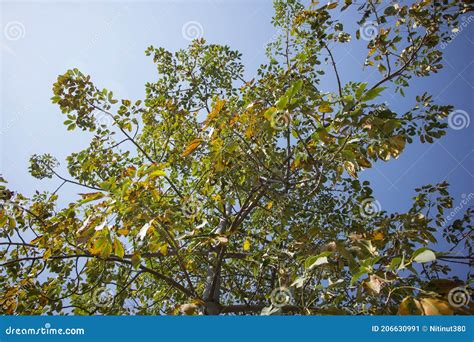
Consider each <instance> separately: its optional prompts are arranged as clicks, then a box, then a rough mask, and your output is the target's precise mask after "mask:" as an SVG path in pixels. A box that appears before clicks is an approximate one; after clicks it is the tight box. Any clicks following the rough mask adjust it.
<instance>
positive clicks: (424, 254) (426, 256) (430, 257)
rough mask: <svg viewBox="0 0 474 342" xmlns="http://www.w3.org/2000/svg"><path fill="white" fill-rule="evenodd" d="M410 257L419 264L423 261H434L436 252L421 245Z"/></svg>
mask: <svg viewBox="0 0 474 342" xmlns="http://www.w3.org/2000/svg"><path fill="white" fill-rule="evenodd" d="M412 259H413V261H416V262H418V263H420V264H421V263H425V262H430V261H435V260H436V254H435V253H434V252H433V251H432V250H431V249H428V248H425V247H423V248H420V249H418V250H417V251H416V252H415V253H413V256H412Z"/></svg>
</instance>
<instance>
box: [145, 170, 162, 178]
mask: <svg viewBox="0 0 474 342" xmlns="http://www.w3.org/2000/svg"><path fill="white" fill-rule="evenodd" d="M161 176H166V172H165V171H163V170H156V171H153V172H152V173H150V175H149V176H148V177H150V178H157V177H161Z"/></svg>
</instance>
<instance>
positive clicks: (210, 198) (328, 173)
mask: <svg viewBox="0 0 474 342" xmlns="http://www.w3.org/2000/svg"><path fill="white" fill-rule="evenodd" d="M344 10H351V11H353V12H354V13H359V14H360V18H361V19H360V20H359V22H358V24H359V25H360V27H361V29H360V30H357V31H356V32H355V35H354V32H346V31H344V26H343V23H341V22H340V21H338V20H337V19H335V18H336V17H337V14H338V12H339V11H344ZM470 10H471V8H470V7H468V5H467V3H464V2H459V1H447V0H446V1H442V2H439V1H426V0H423V1H420V0H418V1H414V2H410V3H409V4H405V5H402V4H388V5H387V4H386V2H382V1H375V0H370V1H367V2H363V4H362V5H361V6H360V7H358V8H357V6H356V5H355V4H353V3H352V1H351V0H346V1H344V3H341V4H340V3H338V2H330V3H328V4H326V5H324V6H321V5H318V4H316V2H314V3H312V4H311V5H308V6H305V5H303V4H302V3H300V2H297V1H296V0H286V1H282V0H277V1H275V16H274V20H273V22H274V24H275V26H276V27H277V28H278V30H279V32H280V33H281V34H280V36H279V37H278V38H277V39H276V40H275V41H274V42H272V43H270V44H269V47H268V55H269V63H268V64H265V65H262V66H261V68H260V69H259V70H258V73H257V75H258V76H257V77H256V78H255V79H252V80H250V81H246V80H244V79H243V71H244V69H243V66H242V64H241V62H240V58H241V55H240V53H238V52H237V51H233V50H231V49H230V48H229V47H226V46H219V45H214V44H207V43H206V42H205V41H204V40H203V39H199V40H195V41H193V42H192V43H191V45H190V46H189V48H187V49H185V50H180V51H178V52H176V53H172V52H169V51H167V50H165V49H163V48H154V47H149V48H148V49H147V50H146V54H147V55H149V56H152V57H153V61H154V63H155V64H156V66H157V72H158V76H159V77H158V80H157V81H156V82H150V83H147V84H146V97H145V99H144V100H143V101H141V100H138V101H131V100H128V99H116V98H115V97H114V95H113V93H112V92H111V91H109V90H107V89H98V88H97V87H96V86H95V85H94V84H93V82H92V81H91V77H90V76H87V75H84V74H83V73H81V72H80V71H79V70H77V69H74V70H68V71H67V72H66V73H65V74H63V75H60V76H59V77H58V79H57V82H56V83H55V84H54V85H53V93H54V96H53V97H52V101H53V102H54V103H57V104H58V105H59V108H60V109H61V111H62V113H63V114H64V115H65V116H66V121H65V122H64V124H65V125H66V126H67V129H68V130H74V129H80V130H83V131H88V132H91V133H92V134H93V138H92V140H91V143H90V146H89V147H87V148H86V149H85V150H83V151H80V152H76V153H72V154H71V155H70V156H69V157H68V158H67V170H68V172H69V174H70V177H71V178H67V177H63V176H61V175H60V174H59V171H56V170H55V168H56V167H57V166H58V163H57V161H56V160H55V159H54V158H53V157H52V156H50V155H44V156H36V155H35V156H33V157H32V159H31V167H30V171H31V174H32V175H33V176H34V177H37V178H40V179H41V178H44V177H49V178H51V177H53V176H57V177H59V179H60V180H61V181H62V182H63V183H62V184H61V186H62V185H63V184H73V185H75V186H78V187H80V188H82V190H83V191H86V192H85V193H81V194H80V196H81V197H80V199H79V200H77V201H75V202H72V203H70V204H69V205H67V206H65V207H59V206H58V205H57V199H58V194H57V193H56V192H54V193H53V194H49V193H39V192H38V193H36V195H35V196H33V198H31V199H28V198H25V197H24V196H22V195H20V194H13V193H12V192H11V191H10V190H8V189H7V188H6V185H5V183H6V182H5V181H4V180H3V179H2V180H1V181H2V184H3V185H2V188H1V190H2V193H1V194H2V197H1V199H2V207H1V209H0V226H1V227H2V230H1V233H0V234H1V235H0V236H1V238H2V242H1V243H0V245H1V246H2V250H1V260H2V270H1V273H0V284H1V286H2V288H3V289H5V291H4V294H3V298H2V299H1V306H0V307H1V308H2V312H4V313H7V314H53V313H60V314H67V313H74V314H96V313H102V314H163V313H164V314H179V313H180V312H181V313H184V314H199V313H205V314H225V313H231V314H233V313H247V314H259V313H261V312H263V313H264V314H273V313H279V314H283V313H285V314H286V313H295V314H395V313H397V312H399V313H401V314H422V313H423V314H433V313H442V314H452V313H466V312H469V311H468V310H469V309H468V308H467V307H456V308H455V307H452V306H451V305H450V304H449V303H448V301H447V296H448V292H449V290H450V289H452V288H454V287H460V286H461V287H462V286H467V285H468V283H467V282H468V279H467V278H466V279H465V280H464V281H462V280H459V279H444V278H448V275H449V273H450V267H449V262H451V261H455V260H458V262H465V259H463V258H462V257H461V258H458V259H456V258H457V257H454V258H453V256H452V255H451V254H449V252H442V251H435V250H433V248H434V247H433V246H436V242H437V239H439V238H440V237H441V233H440V232H443V234H444V235H443V236H444V237H445V238H442V237H441V238H442V240H443V242H444V244H442V246H445V247H446V246H448V247H447V249H446V250H447V251H449V250H452V249H454V248H455V247H456V246H459V245H460V244H464V247H465V250H466V251H467V253H468V255H471V254H472V246H471V240H470V239H471V236H472V234H471V233H472V225H471V221H470V220H471V217H472V211H471V210H468V212H467V213H466V215H464V217H463V218H462V219H459V220H456V221H454V222H452V224H449V225H448V224H446V222H444V220H443V216H444V213H445V211H446V210H447V209H449V208H451V207H452V198H451V197H450V196H449V194H448V192H447V188H448V185H447V184H446V183H445V182H442V183H440V184H436V185H426V186H423V187H420V188H419V189H416V196H415V197H414V198H413V204H412V205H411V207H410V209H409V210H408V211H407V212H404V213H387V212H386V211H382V210H379V209H380V208H377V201H376V200H375V199H374V198H373V194H372V193H373V192H372V189H371V187H370V184H369V182H367V181H360V180H359V179H358V175H359V173H360V172H361V171H363V170H364V169H369V168H371V167H372V166H373V164H374V163H376V162H379V161H389V160H391V159H396V158H398V156H399V155H400V154H401V153H402V152H403V150H404V149H405V148H406V146H407V144H410V143H412V142H413V141H414V140H415V139H419V140H420V141H421V142H422V143H433V142H434V141H435V140H436V139H439V138H441V137H442V136H443V135H444V134H445V129H446V127H447V124H446V123H445V121H444V119H445V118H446V117H447V116H448V114H449V112H450V111H451V110H452V106H449V105H439V104H435V103H434V101H433V98H432V97H431V95H429V94H426V93H425V94H420V95H419V96H417V97H416V100H417V102H416V103H415V104H414V105H413V107H412V108H411V109H408V110H407V112H405V113H397V112H395V111H394V110H393V109H391V108H390V107H389V106H388V105H386V104H384V103H383V102H382V100H381V98H382V95H385V94H387V93H389V92H398V93H400V94H401V95H404V93H405V90H406V89H407V88H408V87H409V86H410V83H411V81H412V80H413V79H414V78H418V77H428V76H430V75H431V74H433V73H436V72H438V71H439V69H441V68H442V66H443V64H442V52H441V51H440V50H438V48H437V47H438V45H439V44H440V43H442V42H446V41H447V40H448V39H449V34H450V31H451V30H452V29H454V28H456V26H457V25H458V22H459V18H460V15H462V14H463V13H465V12H468V11H470ZM370 21H372V22H373V23H375V25H376V27H377V32H376V34H374V35H373V37H371V38H370V39H368V40H367V42H364V41H363V40H360V42H361V43H363V44H367V59H366V60H365V62H364V65H365V67H366V68H376V69H377V70H378V73H379V74H380V80H379V81H377V82H376V83H374V84H369V83H366V82H356V81H350V82H347V83H344V82H343V78H342V76H343V75H341V74H340V73H339V68H338V65H337V63H336V58H335V57H334V54H333V48H334V46H335V45H337V44H347V43H348V42H349V41H350V40H351V39H352V37H354V36H355V38H356V39H359V38H363V37H361V30H362V29H363V27H364V25H365V24H367V23H368V22H370ZM324 65H328V68H325V67H324ZM327 70H330V72H331V74H332V75H331V77H332V76H334V78H335V79H336V81H337V89H336V90H335V91H330V90H327V89H326V90H322V85H321V79H322V77H323V76H322V75H324V73H325V72H326V71H327ZM407 102H408V101H407ZM97 113H99V114H100V115H102V116H103V117H106V118H108V119H110V122H111V123H113V125H106V124H104V122H103V121H99V120H97V115H96V114H97ZM470 234H471V235H470ZM467 258H468V259H469V256H468V257H467ZM463 260H464V261H463ZM443 277H444V278H443ZM275 291H280V292H281V293H283V296H281V295H280V296H279V297H278V296H275ZM277 297H278V298H277ZM282 298H283V301H280V302H279V301H278V300H281V299H282Z"/></svg>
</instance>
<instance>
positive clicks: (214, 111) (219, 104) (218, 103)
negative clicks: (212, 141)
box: [204, 99, 225, 129]
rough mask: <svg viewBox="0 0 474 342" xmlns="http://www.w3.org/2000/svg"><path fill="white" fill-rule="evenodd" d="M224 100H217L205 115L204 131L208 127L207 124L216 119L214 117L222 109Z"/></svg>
mask: <svg viewBox="0 0 474 342" xmlns="http://www.w3.org/2000/svg"><path fill="white" fill-rule="evenodd" d="M224 105H225V100H221V99H218V100H217V101H216V103H215V105H214V107H212V110H211V112H210V113H209V114H208V115H207V118H206V120H205V121H204V129H206V128H207V127H208V126H209V123H210V122H211V121H212V120H214V119H215V118H216V116H217V115H218V114H219V113H220V111H221V110H222V108H224Z"/></svg>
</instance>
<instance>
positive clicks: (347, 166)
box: [344, 161, 357, 178]
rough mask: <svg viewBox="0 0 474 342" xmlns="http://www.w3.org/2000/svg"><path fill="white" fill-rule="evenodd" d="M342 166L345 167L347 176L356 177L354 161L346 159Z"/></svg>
mask: <svg viewBox="0 0 474 342" xmlns="http://www.w3.org/2000/svg"><path fill="white" fill-rule="evenodd" d="M344 168H345V169H346V171H347V173H348V174H349V176H351V177H352V178H357V170H356V167H355V164H354V163H352V162H350V161H346V162H344Z"/></svg>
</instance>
